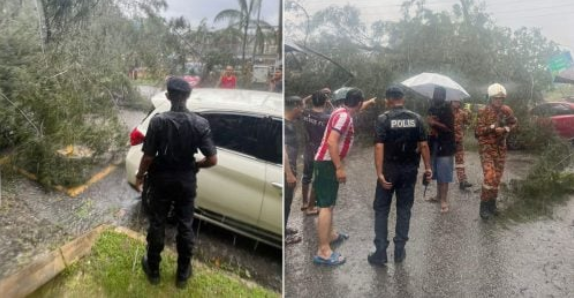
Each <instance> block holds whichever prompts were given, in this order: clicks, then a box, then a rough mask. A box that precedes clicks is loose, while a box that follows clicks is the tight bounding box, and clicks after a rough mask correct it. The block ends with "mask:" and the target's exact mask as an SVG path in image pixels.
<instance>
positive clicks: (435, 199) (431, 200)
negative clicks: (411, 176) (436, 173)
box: [424, 181, 440, 203]
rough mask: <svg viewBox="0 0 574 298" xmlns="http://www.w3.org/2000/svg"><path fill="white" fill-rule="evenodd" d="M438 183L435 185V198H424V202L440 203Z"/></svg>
mask: <svg viewBox="0 0 574 298" xmlns="http://www.w3.org/2000/svg"><path fill="white" fill-rule="evenodd" d="M439 185H440V184H439V183H438V181H437V183H436V196H428V197H426V198H424V200H425V201H427V202H431V203H436V202H438V201H440V188H439Z"/></svg>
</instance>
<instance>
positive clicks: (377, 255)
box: [367, 248, 387, 266]
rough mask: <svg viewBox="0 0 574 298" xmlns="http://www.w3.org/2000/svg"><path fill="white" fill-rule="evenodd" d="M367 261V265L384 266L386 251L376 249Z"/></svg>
mask: <svg viewBox="0 0 574 298" xmlns="http://www.w3.org/2000/svg"><path fill="white" fill-rule="evenodd" d="M367 260H368V261H369V263H370V264H371V265H375V266H384V265H385V263H386V262H387V251H386V249H382V248H381V249H378V248H377V250H376V251H375V252H373V253H371V254H370V255H369V256H368V257H367Z"/></svg>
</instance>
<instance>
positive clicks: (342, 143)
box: [315, 108, 355, 161]
mask: <svg viewBox="0 0 574 298" xmlns="http://www.w3.org/2000/svg"><path fill="white" fill-rule="evenodd" d="M333 131H336V132H338V133H339V135H340V136H339V157H340V158H341V160H343V159H344V158H345V156H347V153H349V150H350V149H351V146H352V145H353V136H354V134H355V128H354V127H353V118H351V115H349V112H347V110H346V109H345V108H339V109H337V110H335V111H333V113H331V117H330V118H329V122H327V127H326V128H325V133H324V134H323V139H322V140H321V145H319V149H318V150H317V154H316V155H315V161H329V160H331V156H330V155H329V144H327V141H328V140H329V136H330V135H331V133H332V132H333Z"/></svg>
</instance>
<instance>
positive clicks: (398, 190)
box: [373, 163, 418, 250]
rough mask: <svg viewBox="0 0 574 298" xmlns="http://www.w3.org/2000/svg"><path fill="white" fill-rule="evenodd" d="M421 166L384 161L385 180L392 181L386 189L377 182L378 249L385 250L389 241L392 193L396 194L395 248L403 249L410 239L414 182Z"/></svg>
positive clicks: (376, 218) (374, 205) (375, 203)
mask: <svg viewBox="0 0 574 298" xmlns="http://www.w3.org/2000/svg"><path fill="white" fill-rule="evenodd" d="M417 170H418V166H414V165H404V164H403V165H400V164H393V163H387V164H384V169H383V173H384V175H385V179H386V180H387V181H389V182H391V183H393V188H392V189H390V190H387V189H384V188H383V187H382V186H381V184H380V183H379V182H378V181H377V188H376V190H375V201H374V203H373V209H374V210H375V241H374V242H375V247H376V248H377V250H379V249H382V250H386V248H387V247H388V245H389V241H388V239H387V238H388V219H389V211H390V210H391V203H392V201H393V194H396V197H397V198H396V207H397V222H396V226H395V237H394V238H393V241H394V243H395V248H402V247H404V246H405V244H406V242H407V241H408V240H409V226H410V219H411V208H412V207H413V203H414V197H415V196H414V193H415V184H416V181H417Z"/></svg>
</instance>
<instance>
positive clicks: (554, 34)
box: [285, 0, 574, 54]
mask: <svg viewBox="0 0 574 298" xmlns="http://www.w3.org/2000/svg"><path fill="white" fill-rule="evenodd" d="M295 1H297V2H298V3H299V4H300V5H301V6H303V7H304V8H305V10H307V12H308V13H309V14H311V15H312V14H313V13H315V12H317V11H319V10H321V9H323V8H325V7H327V6H329V5H339V6H343V5H346V4H349V3H350V4H351V5H352V6H354V7H357V8H359V9H360V10H361V16H362V17H363V21H364V22H365V23H367V24H368V23H370V22H374V21H377V20H390V21H394V20H398V19H399V18H400V15H401V13H400V6H401V3H403V2H404V0H352V1H349V0H295ZM475 1H476V2H481V0H475ZM484 2H485V3H486V11H487V12H488V13H490V14H491V15H492V16H493V18H494V19H495V22H496V24H497V25H499V26H504V27H510V28H513V29H517V28H520V27H522V26H526V27H538V28H541V30H542V34H543V35H544V36H546V37H547V38H549V39H551V40H553V41H555V42H556V43H558V44H560V45H562V46H563V47H566V49H568V50H570V51H571V52H573V54H574V1H573V0H484ZM456 3H460V2H459V1H458V0H427V1H426V6H427V7H428V8H429V9H431V10H433V11H441V10H448V11H451V12H452V6H453V5H454V4H456ZM285 17H286V18H289V15H285ZM285 35H287V36H288V35H289V33H288V32H287V33H286V34H285Z"/></svg>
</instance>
